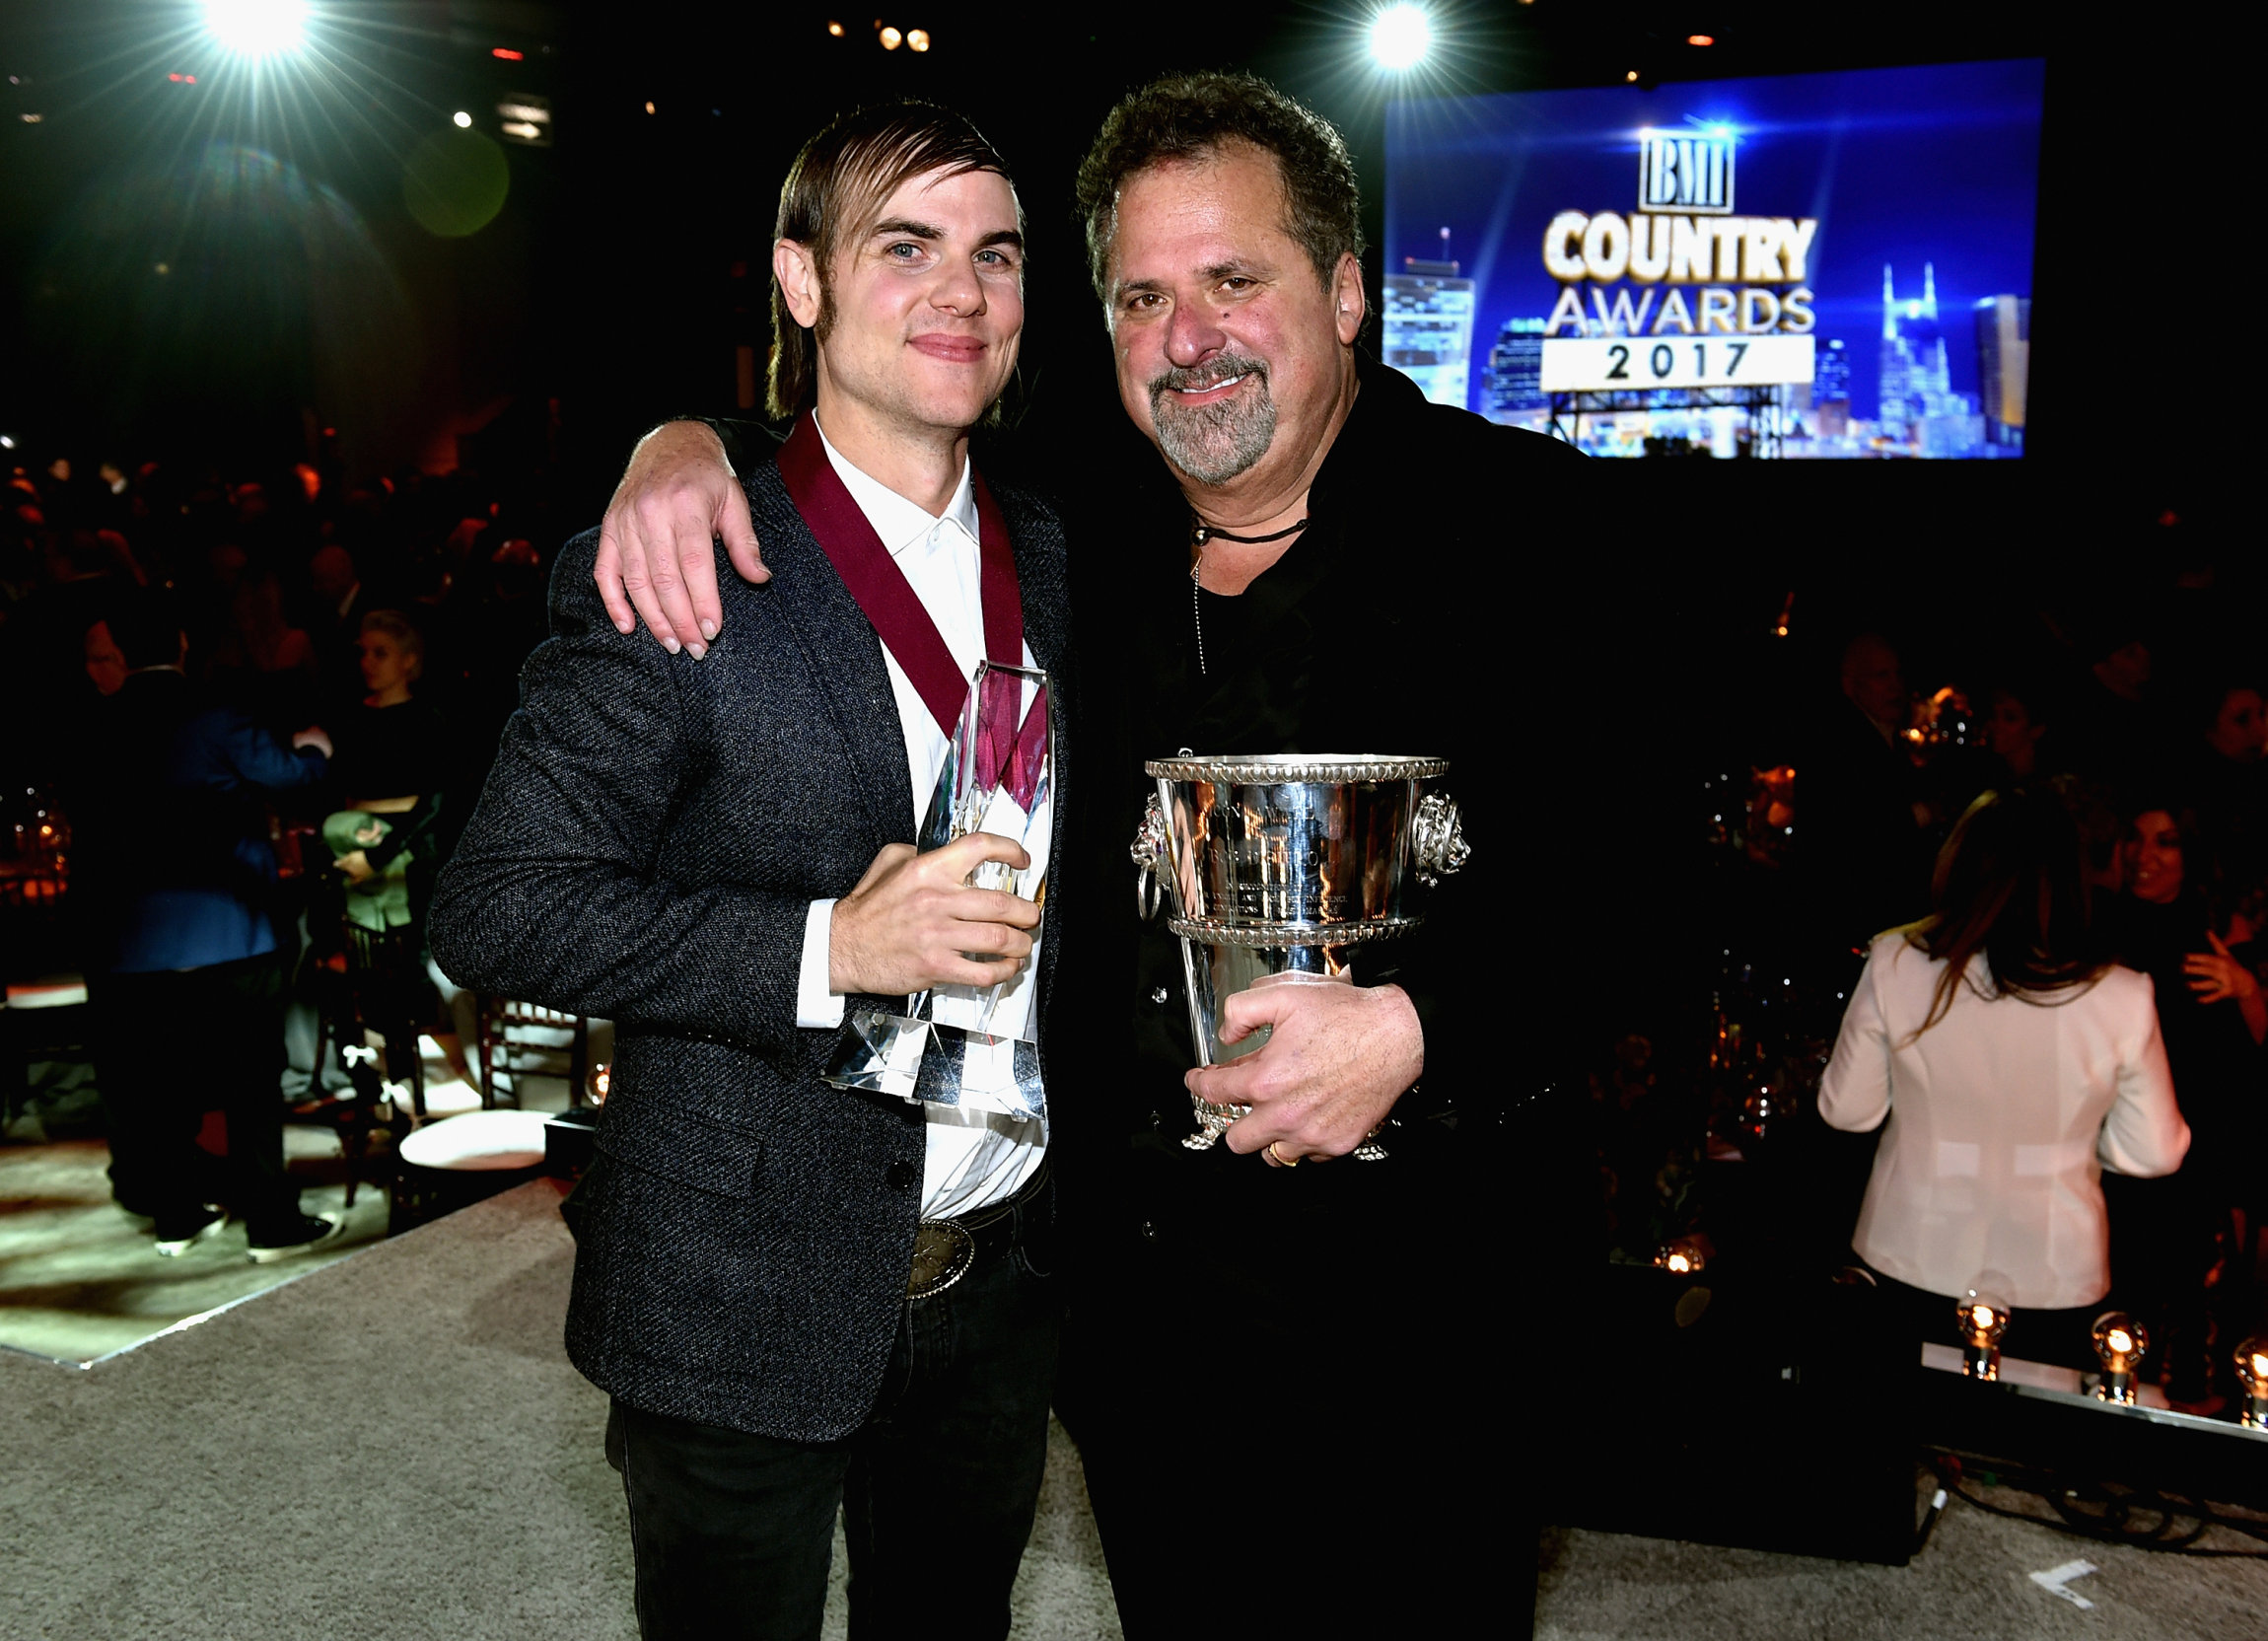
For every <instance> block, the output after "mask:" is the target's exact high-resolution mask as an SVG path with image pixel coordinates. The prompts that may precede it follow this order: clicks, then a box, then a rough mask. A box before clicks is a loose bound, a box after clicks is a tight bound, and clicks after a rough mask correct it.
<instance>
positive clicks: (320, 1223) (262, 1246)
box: [251, 1214, 346, 1265]
mask: <svg viewBox="0 0 2268 1641" xmlns="http://www.w3.org/2000/svg"><path fill="white" fill-rule="evenodd" d="M345 1231H346V1227H345V1226H344V1225H343V1224H341V1223H340V1222H339V1220H338V1217H337V1216H336V1215H333V1214H302V1215H300V1220H299V1224H298V1225H296V1226H293V1227H292V1228H291V1229H290V1230H287V1231H285V1232H283V1233H282V1234H281V1236H280V1237H279V1238H278V1239H277V1240H275V1241H273V1242H267V1241H257V1242H254V1243H253V1244H252V1245H251V1255H252V1263H253V1264H255V1265H272V1264H274V1263H275V1262H276V1261H277V1260H278V1259H290V1258H295V1257H297V1256H298V1255H299V1254H302V1253H313V1252H314V1251H315V1250H316V1249H319V1248H326V1247H328V1246H329V1245H330V1244H332V1243H334V1242H336V1241H338V1239H339V1238H340V1237H341V1236H342V1235H344V1233H345Z"/></svg>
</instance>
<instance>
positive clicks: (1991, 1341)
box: [1953, 1288, 2009, 1382]
mask: <svg viewBox="0 0 2268 1641" xmlns="http://www.w3.org/2000/svg"><path fill="white" fill-rule="evenodd" d="M1953 1315H1954V1319H1955V1320H1956V1322H1957V1323H1958V1325H1959V1327H1960V1330H1961V1372H1962V1373H1963V1374H1965V1375H1967V1376H1968V1377H1969V1378H1971V1379H1982V1380H1985V1381H1987V1382H1990V1381H1993V1380H1997V1379H1998V1378H2000V1336H2001V1335H2002V1334H2003V1333H2006V1332H2007V1331H2008V1318H2009V1311H2008V1306H2007V1304H2006V1303H2005V1302H2003V1301H2002V1300H2001V1299H2000V1298H1999V1297H1997V1296H1996V1295H1994V1294H1992V1293H1990V1292H1987V1291H1983V1290H1980V1289H1976V1288H1971V1289H1970V1290H1969V1291H1968V1295H1967V1297H1966V1298H1964V1299H1962V1300H1961V1302H1960V1305H1959V1307H1958V1308H1957V1309H1956V1310H1955V1312H1954V1313H1953Z"/></svg>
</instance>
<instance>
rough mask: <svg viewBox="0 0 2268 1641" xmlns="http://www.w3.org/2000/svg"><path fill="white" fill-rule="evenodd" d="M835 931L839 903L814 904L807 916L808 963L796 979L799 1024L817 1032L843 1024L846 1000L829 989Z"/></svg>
mask: <svg viewBox="0 0 2268 1641" xmlns="http://www.w3.org/2000/svg"><path fill="white" fill-rule="evenodd" d="M834 927H835V903H834V902H833V901H832V900H814V901H813V902H812V903H811V906H810V908H809V909H808V910H806V911H805V913H804V961H803V966H802V968H801V969H800V970H799V971H798V973H797V975H796V1024H797V1025H798V1026H807V1027H810V1028H811V1029H812V1030H814V1031H821V1032H824V1031H831V1030H833V1029H834V1028H835V1027H837V1026H840V1025H841V1024H842V1023H843V1000H842V999H841V998H840V997H838V996H837V995H835V993H834V992H833V991H831V990H829V989H828V986H827V981H828V972H827V970H828V963H827V958H828V944H829V942H830V941H831V940H832V939H833V938H834Z"/></svg>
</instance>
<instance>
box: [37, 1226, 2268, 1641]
mask: <svg viewBox="0 0 2268 1641" xmlns="http://www.w3.org/2000/svg"><path fill="white" fill-rule="evenodd" d="M558 1197H559V1189H558V1187H557V1186H555V1185H553V1184H552V1183H550V1182H549V1181H537V1182H536V1183H534V1184H532V1185H527V1186H523V1187H521V1188H520V1189H518V1190H515V1191H512V1192H510V1193H508V1194H506V1195H504V1196H501V1197H497V1198H495V1199H494V1200H492V1201H489V1202H487V1203H483V1204H481V1205H479V1206H478V1207H475V1208H471V1209H467V1210H465V1211H464V1212H463V1213H461V1214H458V1215H455V1216H453V1217H452V1218H450V1219H447V1220H444V1221H442V1222H440V1223H438V1224H436V1225H432V1226H428V1227H426V1228H424V1229H422V1230H419V1231H416V1232H412V1233H410V1234H409V1235H407V1236H404V1237H399V1238H395V1239H393V1240H392V1241H390V1242H387V1243H384V1244H380V1245H378V1246H376V1247H373V1248H369V1249H364V1250H362V1251H361V1252H358V1253H356V1254H354V1255H352V1256H351V1257H349V1258H346V1259H344V1260H341V1261H340V1262H339V1263H337V1264H335V1265H332V1266H329V1267H328V1268H325V1269H321V1270H317V1271H313V1272H311V1273H310V1274H308V1275H307V1276H305V1277H303V1278H302V1279H300V1280H298V1281H296V1282H293V1283H291V1284H290V1285H288V1286H286V1287H283V1288H279V1289H277V1290H275V1291H274V1292H272V1293H268V1294H264V1295H261V1296H259V1297H257V1298H255V1299H252V1300H250V1301H248V1302H247V1303H245V1304H242V1305H239V1306H237V1307H236V1308H234V1309H232V1310H229V1311H226V1312H224V1313H222V1314H220V1315H218V1316H215V1317H213V1318H211V1319H210V1320H206V1321H203V1322H201V1323H199V1324H197V1325H196V1326H193V1327H190V1328H187V1329H185V1330H183V1331H181V1332H179V1333H175V1334H169V1335H166V1336H163V1337H160V1338H157V1339H154V1340H152V1341H150V1342H149V1343H148V1344H146V1345H144V1346H143V1347H141V1348H140V1349H137V1350H133V1351H129V1352H127V1353H126V1354H124V1355H122V1356H119V1357H116V1358H114V1359H112V1360H109V1361H106V1362H104V1363H102V1364H100V1365H98V1366H97V1367H95V1368H93V1369H91V1370H84V1371H82V1370H77V1369H72V1368H65V1367H58V1366H55V1365H53V1364H50V1363H47V1362H43V1361H39V1360H36V1359H34V1358H30V1357H24V1356H18V1355H14V1354H9V1353H0V1452H5V1454H6V1456H7V1463H6V1470H5V1479H0V1636H4V1637H6V1638H7V1641H32V1638H35V1637H37V1638H41V1641H49V1638H51V1641H88V1638H90V1637H92V1638H101V1641H112V1638H116V1641H128V1638H131V1641H142V1638H164V1641H174V1638H181V1641H192V1638H193V1641H206V1638H213V1641H221V1638H226V1641H307V1638H309V1637H321V1638H330V1637H356V1638H361V1637H383V1638H392V1637H405V1638H406V1637H418V1638H423V1637H434V1638H442V1637H447V1638H449V1641H490V1638H495V1641H502V1638H505V1637H534V1636H573V1637H576V1638H578V1641H583V1638H590V1641H605V1638H613V1637H628V1636H631V1635H633V1634H634V1633H635V1625H634V1623H633V1621H632V1617H631V1612H630V1564H629V1545H628V1538H627V1533H626V1529H625V1526H624V1522H623V1515H622V1498H621V1490H620V1486H619V1483H618V1481H617V1478H616V1477H615V1475H614V1473H613V1472H612V1471H611V1470H609V1469H608V1468H607V1467H606V1463H605V1461H604V1459H603V1457H602V1454H601V1451H600V1435H601V1430H602V1425H603V1422H604V1416H605V1406H604V1401H603V1398H602V1397H601V1396H600V1394H599V1393H598V1391H595V1390H593V1389H592V1388H591V1387H590V1386H589V1385H587V1384H585V1383H584V1382H583V1380H582V1379H581V1378H579V1377H578V1376H577V1375H576V1373H575V1372H574V1370H573V1369H572V1368H570V1367H569V1366H568V1365H567V1361H566V1358H565V1356H564V1354H563V1353H562V1351H561V1349H560V1345H559V1320H560V1317H561V1315H562V1313H563V1311H564V1308H565V1304H566V1294H567V1282H568V1274H569V1269H570V1265H571V1260H572V1249H571V1245H570V1244H569V1242H568V1239H567V1234H566V1230H565V1227H564V1226H563V1225H562V1224H561V1223H560V1221H559V1217H558V1214H557V1212H556V1207H557V1202H558ZM1506 1479H1507V1482H1508V1484H1510V1485H1520V1484H1522V1482H1523V1480H1527V1481H1530V1482H1532V1480H1533V1479H1534V1478H1518V1477H1508V1478H1506ZM2079 1558H2084V1559H2086V1560H2089V1561H2091V1562H2093V1563H2094V1564H2095V1566H2096V1567H2097V1569H2098V1571H2096V1572H2094V1573H2091V1574H2090V1575H2087V1576H2085V1577H2083V1578H2081V1579H2078V1580H2075V1581H2074V1582H2073V1585H2072V1588H2073V1590H2074V1592H2075V1593H2079V1594H2083V1595H2084V1596H2086V1597H2087V1599H2089V1600H2090V1601H2091V1602H2092V1603H2093V1604H2094V1605H2093V1606H2092V1607H2091V1608H2090V1609H2084V1610H2083V1609H2082V1608H2080V1607H2078V1606H2076V1605H2072V1604H2070V1603H2068V1602H2066V1601H2063V1600H2061V1599H2059V1598H2058V1597H2056V1596H2055V1595H2054V1594H2052V1593H2051V1592H2049V1591H2047V1590H2044V1589H2042V1588H2041V1587H2040V1586H2038V1585H2036V1584H2034V1583H2032V1582H2031V1580H2030V1578H2029V1577H2028V1575H2029V1574H2030V1573H2033V1572H2037V1571H2042V1570H2045V1569H2048V1568H2052V1567H2055V1566H2057V1565H2059V1564H2061V1563H2063V1562H2066V1561H2069V1560H2073V1559H2079ZM840 1571H841V1569H840V1565H839V1558H838V1567H837V1585H838V1588H837V1591H836V1596H835V1599H834V1600H833V1601H832V1602H831V1603H830V1610H829V1623H828V1629H829V1634H830V1635H831V1636H839V1635H841V1634H842V1628H841V1624H842V1607H841V1601H840V1588H839V1585H840ZM1311 1573H1319V1575H1320V1576H1326V1577H1330V1576H1342V1575H1341V1574H1339V1573H1337V1572H1333V1571H1324V1570H1320V1569H1317V1570H1311ZM1292 1576H1299V1575H1298V1574H1297V1573H1294V1574H1293V1575H1292ZM1507 1583H1508V1585H1509V1586H1510V1587H1511V1588H1514V1589H1517V1588H1519V1582H1518V1581H1517V1580H1507ZM1543 1590H1544V1595H1543V1601H1542V1608H1541V1621H1540V1623H1539V1625H1538V1634H1539V1635H1542V1636H1545V1637H1552V1638H1559V1641H1574V1638H1578V1637H1581V1638H1585V1641H1589V1638H1592V1637H1598V1638H1605V1637H1616V1638H1624V1637H1632V1638H1636V1637H1643V1638H1646V1641H1657V1638H1659V1641H1760V1638H1770V1641H1782V1638H1790V1641H1793V1638H1807V1637H1817V1638H1821V1641H1843V1638H1853V1641H1856V1638H1862V1637H1864V1638H1869V1641H1872V1638H1884V1641H1888V1638H1897V1641H1906V1638H1912V1641H1925V1638H1927V1641H1937V1638H1940V1637H1947V1636H1958V1635H1990V1636H1993V1637H1995V1638H1996V1641H2030V1638H2035V1637H2036V1638H2041V1641H2045V1638H2048V1637H2057V1638H2061V1637H2077V1636H2102V1637H2105V1638H2116V1641H2132V1638H2148V1641H2158V1638H2161V1637H2163V1638H2184V1641H2186V1638H2190V1637H2195V1638H2197V1641H2240V1638H2253V1637H2268V1564H2264V1563H2262V1562H2259V1561H2235V1560H2221V1561H2204V1560H2195V1559H2185V1558H2181V1557H2176V1556H2170V1555H2159V1554H2150V1553H2147V1552H2144V1551H2140V1550H2134V1549H2126V1548H2113V1547H2110V1546H2106V1545H2100V1544H2095V1543H2091V1542H2087V1541H2084V1540H2080V1539H2075V1538H2072V1537H2068V1536H2065V1535H2062V1534H2055V1533H2052V1532H2049V1531H2047V1530H2045V1529H2043V1528H2039V1527H2034V1526H2030V1525H2027V1524H2023V1523H2017V1522H2008V1521H2003V1520H1999V1519H1997V1518H1994V1517H1990V1516H1986V1515H1983V1514H1981V1513H1979V1512H1977V1511H1975V1510H1971V1509H1967V1508H1965V1507H1963V1506H1960V1505H1958V1504H1956V1505H1954V1506H1953V1507H1952V1508H1951V1509H1950V1510H1949V1513H1948V1514H1947V1516H1946V1518H1945V1519H1944V1521H1943V1522H1942V1523H1941V1524H1940V1525H1939V1528H1938V1532H1937V1536H1936V1538H1935V1539H1934V1541H1933V1542H1932V1543H1931V1545H1930V1547H1929V1548H1928V1550H1927V1551H1925V1552H1924V1554H1923V1555H1922V1557H1921V1558H1920V1559H1919V1560H1917V1561H1916V1562H1915V1563H1914V1565H1913V1566H1912V1567H1910V1568H1903V1569H1897V1568H1882V1567H1864V1566H1857V1565H1853V1564H1849V1563H1841V1562H1830V1561H1815V1560H1807V1559H1803V1558H1799V1557H1794V1556H1783V1555H1772V1554H1767V1553H1763V1552H1758V1551H1742V1550H1725V1549H1715V1548H1709V1547H1705V1546H1700V1545H1692V1544H1679V1543H1667V1542H1663V1541H1660V1540H1654V1539H1645V1538H1626V1537H1618V1536H1613V1535H1609V1534H1591V1533H1553V1534H1549V1535H1547V1537H1546V1540H1545V1544H1544V1573H1543ZM1196 1627H1197V1626H1195V1625H1193V1626H1192V1631H1193V1632H1194V1630H1195V1628H1196ZM1501 1627H1502V1626H1501V1624H1500V1623H1497V1622H1492V1621H1491V1620H1490V1618H1489V1617H1488V1616H1487V1615H1484V1614H1476V1615H1475V1621H1474V1624H1473V1626H1472V1629H1471V1631H1470V1633H1471V1634H1473V1635H1475V1636H1487V1635H1492V1634H1495V1633H1498V1631H1499V1630H1500V1628H1501ZM1117 1633H1118V1629H1117V1625H1116V1622H1115V1620H1114V1618H1113V1617H1112V1615H1111V1612H1110V1608H1109V1587H1108V1584H1107V1582H1106V1580H1105V1579H1104V1577H1103V1574H1102V1572H1101V1568H1100V1561H1099V1551H1098V1547H1097V1544H1096V1541H1095V1536H1094V1526H1093V1522H1092V1519H1091V1518H1090V1517H1089V1515H1088V1513H1087V1507H1086V1494H1085V1487H1084V1484H1083V1482H1082V1481H1081V1479H1080V1476H1079V1471H1078V1462H1077V1457H1076V1455H1075V1454H1074V1453H1073V1452H1072V1450H1071V1448H1070V1446H1069V1444H1068V1443H1067V1442H1065V1441H1063V1440H1062V1439H1061V1436H1060V1433H1058V1437H1057V1440H1056V1442H1055V1445H1054V1451H1053V1453H1052V1455H1051V1460H1050V1463H1049V1469H1048V1479H1047V1486H1046V1492H1045V1494H1044V1496H1043V1498H1042V1500H1041V1507H1040V1521H1039V1525H1038V1528H1037V1530H1036V1532H1035V1534H1034V1536H1033V1541H1032V1545H1031V1549H1030V1551H1029V1552H1028V1554H1027V1556H1026V1558H1025V1567H1024V1574H1023V1577H1022V1579H1021V1580H1020V1582H1019V1586H1018V1592H1017V1602H1016V1634H1017V1635H1019V1636H1024V1637H1033V1638H1042V1641H1087V1638H1092V1637H1114V1636H1116V1635H1117Z"/></svg>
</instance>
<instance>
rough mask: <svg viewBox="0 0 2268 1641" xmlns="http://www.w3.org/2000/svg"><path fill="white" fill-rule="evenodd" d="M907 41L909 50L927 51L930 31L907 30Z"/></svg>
mask: <svg viewBox="0 0 2268 1641" xmlns="http://www.w3.org/2000/svg"><path fill="white" fill-rule="evenodd" d="M905 43H906V46H907V48H908V49H909V50H914V51H927V50H928V49H929V31H928V30H927V29H908V30H907V31H906V32H905Z"/></svg>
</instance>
